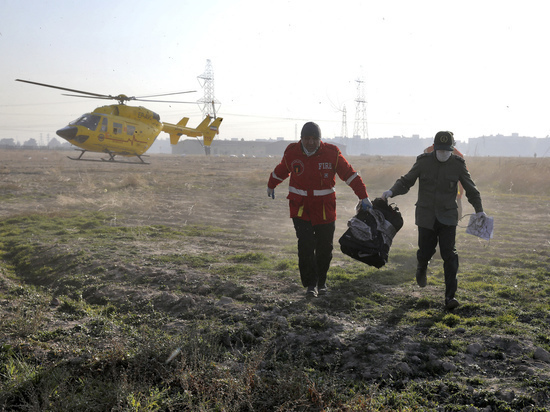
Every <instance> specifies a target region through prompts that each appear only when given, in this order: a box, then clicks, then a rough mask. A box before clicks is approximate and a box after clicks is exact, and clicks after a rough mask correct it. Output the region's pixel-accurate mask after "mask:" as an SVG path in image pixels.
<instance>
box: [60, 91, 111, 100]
mask: <svg viewBox="0 0 550 412" xmlns="http://www.w3.org/2000/svg"><path fill="white" fill-rule="evenodd" d="M61 95H62V96H71V97H83V98H84V99H101V100H113V99H114V98H113V97H111V96H102V95H98V96H81V95H79V94H66V93H61Z"/></svg>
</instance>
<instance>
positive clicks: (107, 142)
mask: <svg viewBox="0 0 550 412" xmlns="http://www.w3.org/2000/svg"><path fill="white" fill-rule="evenodd" d="M16 81H18V82H24V83H30V84H34V85H37V86H44V87H51V88H53V89H59V90H65V91H68V92H72V93H80V94H78V95H74V94H64V95H65V96H73V97H88V98H93V99H104V100H110V99H112V100H117V101H118V104H113V105H108V106H101V107H98V108H96V109H95V110H94V111H93V112H91V113H85V114H83V115H82V116H80V117H79V118H78V119H76V120H74V121H72V122H70V123H69V124H68V125H67V126H65V127H63V128H62V129H59V130H58V131H57V132H56V133H57V135H58V136H59V137H62V138H63V139H65V140H67V141H68V142H69V143H71V144H73V145H75V146H77V147H79V148H80V149H77V150H80V151H81V153H80V156H78V157H70V156H69V159H72V160H87V161H109V162H118V163H141V164H148V163H147V162H145V161H144V160H143V154H144V153H145V152H146V151H147V150H148V149H149V148H150V147H151V145H152V144H153V142H154V141H155V139H156V138H157V136H158V135H159V134H160V132H165V133H168V134H169V135H170V144H172V145H175V144H177V143H178V141H179V139H180V137H181V136H182V135H186V136H190V137H200V136H202V137H203V146H204V147H205V151H206V153H207V154H208V153H209V149H210V145H211V144H212V140H214V136H215V135H216V134H218V133H219V127H220V124H221V122H222V120H223V119H222V118H221V117H218V118H216V116H215V113H214V117H211V116H206V118H205V119H204V120H203V121H202V122H201V123H200V124H199V125H198V126H197V127H196V128H192V127H187V122H188V121H189V118H188V117H184V118H183V119H181V120H180V121H179V122H178V123H177V124H171V123H162V122H161V121H160V116H159V115H158V114H157V113H155V112H153V111H151V110H149V109H146V108H145V107H141V106H139V107H134V106H126V105H125V103H126V102H128V101H131V100H136V101H145V102H164V103H190V102H174V101H165V100H148V98H151V97H160V96H168V95H174V94H181V93H190V92H176V93H166V94H159V95H153V96H142V97H128V96H126V95H124V94H119V95H118V96H111V95H104V94H98V93H90V92H84V91H80V90H74V89H68V88H65V87H59V86H53V85H50V84H44V83H37V82H32V81H29V80H21V79H16ZM86 152H99V153H107V154H108V155H109V159H83V158H82V156H83V155H84V153H86ZM115 156H126V157H134V156H135V157H137V158H138V159H139V162H137V161H136V162H129V161H120V160H115Z"/></svg>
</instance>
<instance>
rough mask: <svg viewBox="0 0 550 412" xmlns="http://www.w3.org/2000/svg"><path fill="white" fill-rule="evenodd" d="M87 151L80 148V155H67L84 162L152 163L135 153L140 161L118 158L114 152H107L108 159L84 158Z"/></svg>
mask: <svg viewBox="0 0 550 412" xmlns="http://www.w3.org/2000/svg"><path fill="white" fill-rule="evenodd" d="M77 150H78V149H77ZM85 152H87V150H80V156H78V157H71V156H67V157H68V158H69V159H71V160H80V161H83V162H108V163H129V164H137V165H148V164H150V163H149V162H146V161H145V160H143V156H141V155H135V156H136V157H137V158H138V159H139V160H140V161H139V162H129V161H125V160H116V159H115V156H116V154H115V153H112V152H107V154H108V155H109V158H108V159H103V158H100V159H83V158H82V155H83V154H84V153H85Z"/></svg>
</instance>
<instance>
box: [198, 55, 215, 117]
mask: <svg viewBox="0 0 550 412" xmlns="http://www.w3.org/2000/svg"><path fill="white" fill-rule="evenodd" d="M197 79H198V80H199V84H200V85H201V87H202V88H203V89H204V97H203V98H202V99H199V100H197V103H199V104H202V107H201V110H202V114H203V115H204V116H212V117H213V118H214V119H215V118H216V105H218V107H219V105H220V102H219V101H217V100H216V98H215V97H214V69H212V63H211V62H210V59H208V60H206V69H205V70H204V73H203V74H201V75H200V76H197Z"/></svg>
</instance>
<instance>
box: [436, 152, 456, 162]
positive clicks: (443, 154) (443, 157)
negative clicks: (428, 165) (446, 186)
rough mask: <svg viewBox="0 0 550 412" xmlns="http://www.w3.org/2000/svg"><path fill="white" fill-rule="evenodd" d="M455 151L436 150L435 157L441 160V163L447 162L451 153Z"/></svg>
mask: <svg viewBox="0 0 550 412" xmlns="http://www.w3.org/2000/svg"><path fill="white" fill-rule="evenodd" d="M452 153H453V152H451V151H449V150H436V151H435V157H437V160H439V161H440V162H441V163H444V162H446V161H447V160H449V158H450V157H451V154H452Z"/></svg>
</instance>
